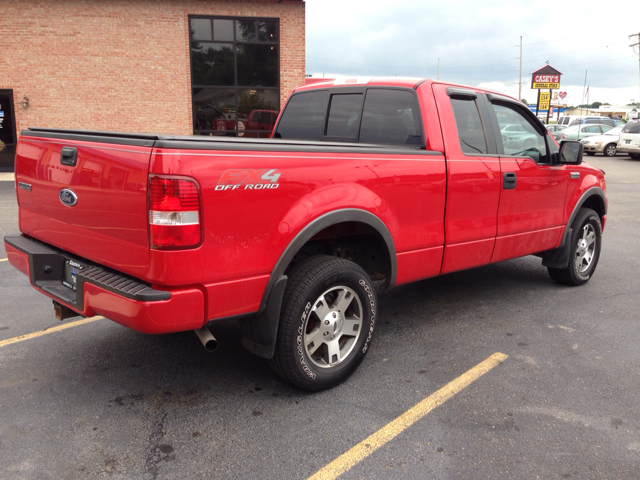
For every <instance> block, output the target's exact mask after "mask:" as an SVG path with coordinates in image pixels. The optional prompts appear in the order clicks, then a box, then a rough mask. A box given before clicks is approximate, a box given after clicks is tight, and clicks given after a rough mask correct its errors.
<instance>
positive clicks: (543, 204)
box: [487, 94, 571, 262]
mask: <svg viewBox="0 0 640 480" xmlns="http://www.w3.org/2000/svg"><path fill="white" fill-rule="evenodd" d="M487 99H488V104H489V105H490V110H491V113H492V118H491V121H492V122H493V124H494V131H495V132H496V141H497V144H498V151H499V153H500V173H501V183H502V186H501V193H500V205H499V208H498V232H497V237H496V245H495V249H494V252H493V256H492V258H491V261H492V262H498V261H501V260H506V259H508V258H515V257H519V256H522V255H527V254H531V253H537V252H541V251H544V250H549V249H551V248H554V247H556V246H557V245H558V242H559V239H560V235H561V234H562V232H563V230H564V205H565V197H566V193H567V185H568V182H569V176H570V173H571V172H570V171H569V167H568V166H562V165H553V164H552V154H553V153H554V152H557V151H558V146H557V144H556V143H555V142H554V141H553V140H552V139H551V137H550V136H549V134H548V133H547V131H546V129H545V128H544V126H543V125H542V124H541V123H540V122H539V121H538V119H537V118H535V115H533V113H531V112H530V111H529V109H527V108H526V107H525V106H524V105H521V104H520V103H519V102H516V101H514V100H512V99H509V98H507V97H502V96H500V95H495V94H487ZM514 125H517V126H518V127H517V128H513V126H514ZM497 132H499V133H497ZM514 132H517V133H514Z"/></svg>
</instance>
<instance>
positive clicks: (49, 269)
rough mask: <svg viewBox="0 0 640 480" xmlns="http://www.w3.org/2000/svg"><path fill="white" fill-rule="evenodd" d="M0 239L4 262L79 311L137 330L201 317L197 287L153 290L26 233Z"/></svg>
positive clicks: (196, 323) (193, 323)
mask: <svg viewBox="0 0 640 480" xmlns="http://www.w3.org/2000/svg"><path fill="white" fill-rule="evenodd" d="M4 243H5V248H6V251H7V258H8V259H9V262H10V263H11V264H12V265H13V266H14V267H15V268H17V269H18V270H20V271H21V272H22V273H24V274H25V275H27V276H28V277H29V281H30V282H31V285H32V286H33V287H34V288H36V289H37V290H39V291H41V292H42V293H44V294H45V295H47V296H48V297H50V298H51V299H53V300H54V301H56V302H59V303H60V304H62V305H65V306H67V307H68V308H70V309H71V310H73V311H75V312H77V313H78V314H79V315H82V316H85V317H91V316H94V315H102V316H104V317H106V318H109V319H111V320H114V321H115V322H118V323H120V324H121V325H124V326H125V327H129V328H131V329H133V330H136V331H138V332H143V333H169V332H180V331H185V330H194V329H198V328H201V327H202V326H203V325H204V323H205V320H204V312H205V305H204V304H205V302H204V295H203V293H202V291H201V290H199V289H196V288H187V289H171V290H156V289H154V288H152V287H151V286H150V285H148V284H146V283H144V282H141V281H140V280H137V279H135V278H132V277H129V276H126V275H123V274H120V273H118V272H114V271H113V270H109V269H107V268H104V267H102V266H100V265H95V264H91V263H89V262H87V261H85V260H83V259H79V258H77V257H74V256H73V255H71V254H69V253H67V252H64V251H62V250H58V249H56V248H54V247H52V246H50V245H47V244H45V243H42V242H38V241H36V240H32V239H30V238H26V237H20V236H12V237H5V238H4ZM69 261H71V262H72V265H73V266H74V270H75V271H76V274H75V275H74V276H73V277H74V279H75V289H74V288H73V286H72V283H73V282H69V280H70V278H71V277H70V274H69V272H68V270H69V268H70V267H69V266H68V262H69Z"/></svg>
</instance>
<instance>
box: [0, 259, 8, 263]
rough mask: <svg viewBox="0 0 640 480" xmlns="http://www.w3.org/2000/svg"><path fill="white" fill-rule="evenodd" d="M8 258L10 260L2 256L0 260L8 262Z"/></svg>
mask: <svg viewBox="0 0 640 480" xmlns="http://www.w3.org/2000/svg"><path fill="white" fill-rule="evenodd" d="M7 260H9V259H8V258H0V262H6V261H7Z"/></svg>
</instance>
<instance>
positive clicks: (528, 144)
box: [524, 138, 536, 148]
mask: <svg viewBox="0 0 640 480" xmlns="http://www.w3.org/2000/svg"><path fill="white" fill-rule="evenodd" d="M535 144H536V141H535V140H534V139H533V138H527V139H526V140H525V141H524V148H532V147H533V146H535Z"/></svg>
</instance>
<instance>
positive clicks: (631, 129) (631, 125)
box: [618, 120, 640, 160]
mask: <svg viewBox="0 0 640 480" xmlns="http://www.w3.org/2000/svg"><path fill="white" fill-rule="evenodd" d="M618 152H620V153H628V154H629V156H630V157H631V158H633V159H634V160H640V120H631V121H630V122H628V123H627V124H626V125H625V126H624V127H623V128H622V132H620V139H619V140H618Z"/></svg>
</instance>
